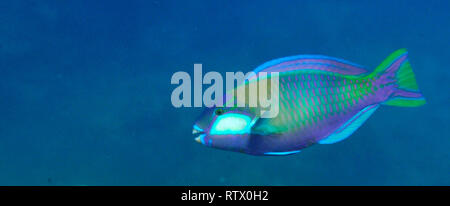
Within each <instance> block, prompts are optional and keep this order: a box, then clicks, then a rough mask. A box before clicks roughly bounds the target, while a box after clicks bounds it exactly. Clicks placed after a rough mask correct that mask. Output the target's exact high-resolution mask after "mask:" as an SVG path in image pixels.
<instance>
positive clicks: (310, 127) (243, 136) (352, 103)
mask: <svg viewBox="0 0 450 206" xmlns="http://www.w3.org/2000/svg"><path fill="white" fill-rule="evenodd" d="M261 72H268V73H270V72H278V78H279V85H278V87H279V113H278V115H276V116H275V117H274V118H260V115H259V113H258V112H257V110H259V109H260V108H256V109H255V108H237V107H232V108H209V109H207V110H206V113H207V115H208V116H209V117H208V118H206V119H205V118H204V115H202V117H203V118H202V117H201V118H200V119H199V121H198V122H197V123H196V124H195V127H196V128H197V129H196V130H195V131H201V132H202V135H200V137H199V138H198V139H197V140H199V142H202V143H203V144H205V145H207V146H211V147H216V148H219V149H225V150H232V151H238V152H244V153H248V154H253V155H289V154H294V153H298V152H300V151H301V150H302V149H303V148H306V147H308V146H311V145H313V144H316V143H319V144H332V143H336V142H339V141H341V140H343V139H345V138H347V137H348V136H350V135H351V134H352V133H353V132H354V131H355V130H356V129H357V128H359V126H361V125H362V123H364V122H365V121H366V120H367V118H368V117H370V115H371V114H372V113H373V112H374V111H375V110H377V108H379V106H380V105H392V106H410V107H411V106H420V105H422V104H424V103H425V99H424V98H423V96H422V94H421V93H420V92H419V90H418V87H417V84H416V80H415V77H414V73H413V72H412V69H411V66H410V63H409V61H408V57H407V52H406V50H404V49H400V50H398V51H396V52H394V53H393V54H391V55H390V56H389V57H388V58H387V59H386V60H385V61H383V63H381V64H380V65H379V66H378V67H377V68H376V69H375V70H374V71H373V72H371V73H370V72H367V70H366V69H365V68H364V67H362V66H360V65H357V64H354V63H351V62H348V61H345V60H341V59H337V58H332V57H327V56H321V55H300V56H293V57H286V58H281V59H276V60H272V61H270V62H267V63H265V64H263V65H261V66H260V67H258V68H257V69H256V70H255V73H256V75H254V76H250V77H248V81H249V82H258V81H259V80H258V78H257V77H258V74H259V73H261ZM217 110H220V111H221V112H219V113H217ZM233 122H240V123H233ZM236 125H240V126H236ZM221 128H225V129H222V130H223V131H224V132H222V133H217V131H216V130H218V129H221ZM229 128H232V129H229Z"/></svg>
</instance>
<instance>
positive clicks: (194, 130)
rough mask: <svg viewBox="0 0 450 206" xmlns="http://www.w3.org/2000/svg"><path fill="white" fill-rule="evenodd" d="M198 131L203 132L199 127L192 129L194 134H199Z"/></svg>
mask: <svg viewBox="0 0 450 206" xmlns="http://www.w3.org/2000/svg"><path fill="white" fill-rule="evenodd" d="M198 133H201V131H200V130H197V129H195V128H194V129H192V134H198Z"/></svg>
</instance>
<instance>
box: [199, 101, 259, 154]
mask: <svg viewBox="0 0 450 206" xmlns="http://www.w3.org/2000/svg"><path fill="white" fill-rule="evenodd" d="M255 114H256V113H255V111H252V110H251V109H248V108H238V107H233V108H231V107H211V108H207V109H205V111H204V112H203V113H202V115H201V116H200V117H199V118H198V120H197V121H196V123H195V124H194V128H193V132H192V133H193V134H194V135H197V137H196V138H195V141H196V142H198V143H201V144H203V145H205V146H208V147H213V148H217V149H223V150H231V151H237V152H245V151H246V149H247V145H248V141H249V139H250V136H251V135H250V133H251V128H252V126H253V125H254V124H255V122H256V121H257V120H258V117H257V115H255Z"/></svg>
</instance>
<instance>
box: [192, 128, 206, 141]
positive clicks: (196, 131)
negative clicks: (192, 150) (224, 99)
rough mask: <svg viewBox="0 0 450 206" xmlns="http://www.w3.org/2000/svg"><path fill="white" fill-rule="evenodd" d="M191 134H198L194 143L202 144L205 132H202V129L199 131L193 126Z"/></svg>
mask: <svg viewBox="0 0 450 206" xmlns="http://www.w3.org/2000/svg"><path fill="white" fill-rule="evenodd" d="M192 134H194V135H196V134H198V136H197V137H195V139H194V140H195V141H196V142H198V143H202V144H204V140H203V139H204V137H205V136H206V134H205V132H204V131H203V129H201V128H200V127H198V126H197V125H194V128H193V129H192Z"/></svg>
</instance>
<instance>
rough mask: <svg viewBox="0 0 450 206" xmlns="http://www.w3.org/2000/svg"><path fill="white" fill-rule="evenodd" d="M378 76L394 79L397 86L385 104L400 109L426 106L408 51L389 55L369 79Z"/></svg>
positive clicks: (401, 50) (404, 50)
mask: <svg viewBox="0 0 450 206" xmlns="http://www.w3.org/2000/svg"><path fill="white" fill-rule="evenodd" d="M376 75H380V76H384V75H385V76H386V78H388V79H389V78H390V79H392V78H393V79H394V81H395V84H396V89H395V91H394V92H393V94H392V95H391V96H390V97H389V99H388V100H386V101H385V102H383V104H385V105H391V106H399V107H417V106H421V105H423V104H425V98H424V97H423V95H422V94H421V93H420V91H419V87H418V86H417V82H416V78H415V76H414V72H413V71H412V68H411V64H410V63H409V60H408V52H407V51H406V49H399V50H397V51H395V52H394V53H392V54H391V55H389V57H388V58H386V59H385V60H384V61H383V62H382V63H381V64H380V65H379V66H378V67H377V68H376V69H375V71H374V72H373V73H372V74H370V75H369V77H370V76H372V77H373V76H376Z"/></svg>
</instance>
